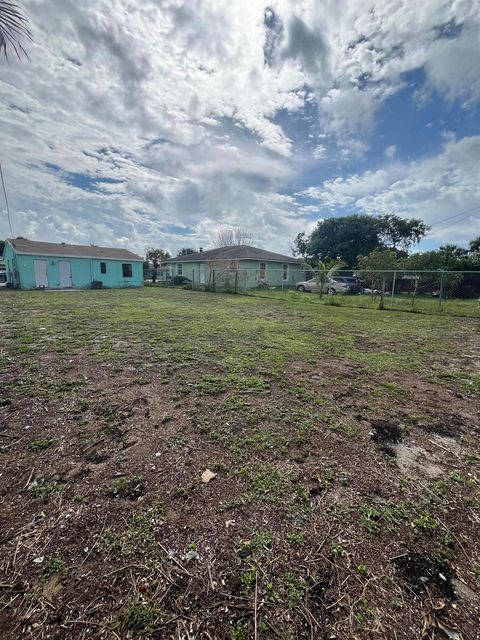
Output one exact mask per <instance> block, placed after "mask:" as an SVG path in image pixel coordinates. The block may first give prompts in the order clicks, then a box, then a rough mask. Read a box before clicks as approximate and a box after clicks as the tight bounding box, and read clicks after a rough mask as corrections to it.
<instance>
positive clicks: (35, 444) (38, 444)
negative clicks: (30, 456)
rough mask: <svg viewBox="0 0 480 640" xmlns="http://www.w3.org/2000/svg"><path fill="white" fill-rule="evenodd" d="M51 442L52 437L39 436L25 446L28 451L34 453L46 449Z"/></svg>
mask: <svg viewBox="0 0 480 640" xmlns="http://www.w3.org/2000/svg"><path fill="white" fill-rule="evenodd" d="M52 443H53V438H40V439H39V440H32V442H30V443H29V444H28V446H27V449H28V450H29V451H32V452H34V453H36V452H37V451H43V449H47V448H48V447H49V446H50V445H51V444H52Z"/></svg>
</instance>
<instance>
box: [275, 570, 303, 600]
mask: <svg viewBox="0 0 480 640" xmlns="http://www.w3.org/2000/svg"><path fill="white" fill-rule="evenodd" d="M306 590H307V583H306V582H305V579H304V578H302V577H301V576H299V575H297V574H296V573H294V572H293V571H286V572H285V573H284V574H283V576H282V578H281V580H280V591H281V593H282V595H283V596H284V598H285V601H286V605H287V607H288V608H289V609H295V608H296V607H298V606H299V605H300V603H301V601H302V599H303V598H304V596H305V593H306Z"/></svg>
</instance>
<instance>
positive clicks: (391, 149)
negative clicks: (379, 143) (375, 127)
mask: <svg viewBox="0 0 480 640" xmlns="http://www.w3.org/2000/svg"><path fill="white" fill-rule="evenodd" d="M383 153H384V155H385V157H386V158H394V157H395V154H396V153H397V146H396V145H395V144H391V145H389V146H388V147H386V149H385V151H384V152H383Z"/></svg>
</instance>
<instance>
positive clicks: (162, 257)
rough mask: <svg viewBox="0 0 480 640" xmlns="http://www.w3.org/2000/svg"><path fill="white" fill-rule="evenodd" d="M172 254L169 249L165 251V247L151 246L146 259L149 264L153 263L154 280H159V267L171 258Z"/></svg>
mask: <svg viewBox="0 0 480 640" xmlns="http://www.w3.org/2000/svg"><path fill="white" fill-rule="evenodd" d="M170 257H171V256H170V254H169V253H168V251H164V250H163V249H155V248H154V247H149V248H147V250H146V253H145V260H146V261H147V262H148V264H149V265H152V267H153V272H152V282H156V281H157V269H158V267H159V266H160V265H161V264H162V263H163V262H165V261H166V260H168V259H169V258H170Z"/></svg>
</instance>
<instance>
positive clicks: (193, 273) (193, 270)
mask: <svg viewBox="0 0 480 640" xmlns="http://www.w3.org/2000/svg"><path fill="white" fill-rule="evenodd" d="M194 287H195V267H193V269H192V291H193V289H194Z"/></svg>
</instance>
